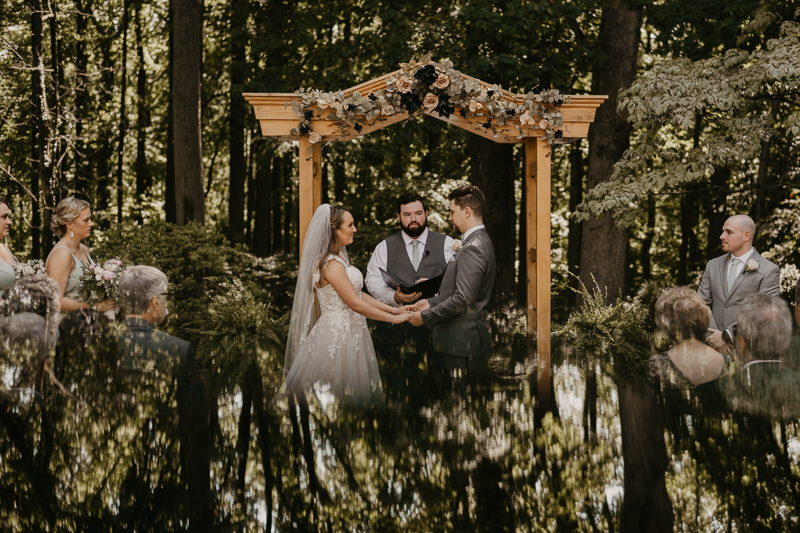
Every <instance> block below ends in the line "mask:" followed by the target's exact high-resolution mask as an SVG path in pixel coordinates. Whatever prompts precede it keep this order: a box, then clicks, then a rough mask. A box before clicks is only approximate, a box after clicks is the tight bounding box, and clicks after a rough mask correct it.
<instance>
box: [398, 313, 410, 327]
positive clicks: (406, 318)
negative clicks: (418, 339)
mask: <svg viewBox="0 0 800 533" xmlns="http://www.w3.org/2000/svg"><path fill="white" fill-rule="evenodd" d="M413 316H414V313H400V314H399V315H397V319H396V322H395V323H396V324H402V323H403V322H408V321H409V320H411V317H413Z"/></svg>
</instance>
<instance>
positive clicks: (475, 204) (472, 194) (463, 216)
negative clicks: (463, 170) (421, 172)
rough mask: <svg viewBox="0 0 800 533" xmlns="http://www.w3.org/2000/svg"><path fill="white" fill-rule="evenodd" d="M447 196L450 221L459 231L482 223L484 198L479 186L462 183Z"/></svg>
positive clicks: (461, 231) (462, 231)
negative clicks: (462, 184)
mask: <svg viewBox="0 0 800 533" xmlns="http://www.w3.org/2000/svg"><path fill="white" fill-rule="evenodd" d="M447 198H448V199H449V200H450V222H452V223H453V225H454V226H455V227H456V230H458V231H459V232H460V233H465V232H466V231H468V230H469V229H471V228H474V227H475V226H478V225H480V224H483V211H484V208H485V205H486V200H485V198H484V196H483V192H481V190H480V189H479V188H477V187H475V186H474V185H464V186H462V187H459V188H457V189H455V190H454V191H453V192H451V193H450V194H449V195H447Z"/></svg>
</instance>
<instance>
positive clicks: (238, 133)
mask: <svg viewBox="0 0 800 533" xmlns="http://www.w3.org/2000/svg"><path fill="white" fill-rule="evenodd" d="M231 10H232V13H231V21H230V28H231V64H230V75H231V93H230V110H231V111H230V115H229V116H228V128H229V146H230V163H229V170H230V174H229V182H228V187H229V196H230V202H229V204H228V227H229V232H230V238H231V240H232V241H234V242H242V241H243V240H244V219H245V216H244V214H245V213H244V211H245V196H244V184H245V170H246V169H245V158H244V122H245V113H246V109H245V101H244V98H243V97H242V88H243V87H244V83H245V69H246V68H247V65H246V63H247V57H246V55H247V52H246V46H247V28H246V26H247V4H246V3H245V2H233V3H231Z"/></svg>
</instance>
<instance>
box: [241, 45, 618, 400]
mask: <svg viewBox="0 0 800 533" xmlns="http://www.w3.org/2000/svg"><path fill="white" fill-rule="evenodd" d="M400 67H401V68H400V69H399V70H397V71H395V72H391V73H389V74H385V75H383V76H381V77H378V78H375V79H373V80H370V81H367V82H365V83H362V84H360V85H356V86H354V87H351V88H349V89H346V90H342V91H336V92H323V91H319V90H313V89H301V90H299V91H296V92H295V93H245V94H244V97H245V99H246V100H247V101H248V102H249V103H250V104H251V105H252V106H253V110H254V112H255V115H256V118H257V119H258V121H259V124H260V125H261V133H262V134H263V135H264V136H267V137H271V138H273V139H277V140H280V141H290V142H291V141H296V142H298V143H299V145H300V150H299V154H300V157H299V165H300V168H299V177H300V191H299V205H300V228H299V235H300V250H302V249H303V240H304V238H305V233H306V230H307V228H308V225H309V223H310V222H311V217H312V216H313V215H314V210H315V209H316V208H317V207H318V206H319V205H320V204H321V203H322V173H321V170H320V163H321V159H322V156H321V149H322V145H323V143H324V142H327V141H348V140H351V139H355V138H356V137H360V136H362V135H367V134H369V133H372V132H374V131H378V130H381V129H383V128H385V127H387V126H391V125H392V124H396V123H398V122H401V121H403V120H406V119H408V118H410V117H412V116H414V115H419V114H424V115H427V116H431V117H433V118H436V119H439V120H442V121H444V122H449V123H450V124H452V125H454V126H457V127H459V128H463V129H465V130H467V131H469V132H471V133H474V134H476V135H481V136H482V137H486V138H487V139H491V140H492V141H495V142H501V143H521V144H523V145H524V151H525V185H526V187H525V198H523V200H522V207H521V209H524V210H525V213H526V224H527V226H526V229H527V232H526V236H527V242H526V246H527V249H528V254H527V255H528V258H529V261H528V262H527V265H526V271H527V280H528V291H527V328H526V329H527V336H528V353H529V354H530V355H531V356H533V355H534V354H535V356H536V361H537V381H538V395H539V397H540V398H542V397H546V396H545V395H549V386H550V149H551V146H552V145H555V144H567V143H570V142H572V141H574V140H577V139H582V138H584V137H586V136H587V135H588V132H589V125H590V124H591V123H592V122H593V121H594V117H595V112H596V110H597V108H598V107H599V106H600V105H601V104H602V103H603V101H604V100H606V99H607V98H608V97H607V96H595V95H580V96H567V95H560V94H559V93H558V91H556V90H549V91H543V92H540V93H536V94H535V93H533V92H529V93H527V94H513V93H510V92H508V91H506V90H504V89H503V88H502V86H500V85H491V84H489V83H486V82H483V81H480V80H478V79H476V78H472V77H470V76H467V75H465V74H462V73H461V72H459V71H457V70H455V69H454V68H453V64H452V63H451V62H449V61H447V62H442V63H436V62H433V61H431V58H430V55H426V56H425V57H423V58H422V59H421V60H420V61H413V60H412V61H410V62H409V63H403V64H401V65H400ZM298 119H299V122H298ZM520 268H522V265H520Z"/></svg>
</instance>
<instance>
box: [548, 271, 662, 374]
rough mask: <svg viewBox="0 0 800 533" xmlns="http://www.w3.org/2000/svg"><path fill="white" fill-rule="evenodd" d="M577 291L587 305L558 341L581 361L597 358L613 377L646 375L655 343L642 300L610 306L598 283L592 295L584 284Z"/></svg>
mask: <svg viewBox="0 0 800 533" xmlns="http://www.w3.org/2000/svg"><path fill="white" fill-rule="evenodd" d="M592 279H593V280H594V277H592ZM576 292H578V293H579V294H580V295H581V296H582V298H583V305H582V306H581V307H580V309H578V310H577V311H575V312H574V313H572V315H570V317H569V320H568V321H567V323H566V325H565V326H564V327H563V328H561V329H559V330H558V331H555V332H554V333H553V337H554V339H555V340H557V342H559V343H561V344H563V346H565V347H570V348H571V350H572V354H573V355H575V356H577V358H578V359H583V358H587V357H595V358H597V359H598V360H599V361H601V362H602V363H603V364H604V365H605V366H606V367H607V368H606V370H607V371H608V373H609V374H610V375H611V376H615V377H622V376H623V375H625V376H643V375H644V369H645V364H646V363H647V360H648V359H649V357H650V355H652V343H653V335H652V333H650V332H649V331H648V330H649V329H650V328H651V324H652V322H651V321H650V320H649V311H648V308H647V306H646V305H645V304H643V302H642V301H640V300H639V299H638V298H636V299H634V300H633V301H632V302H626V301H624V300H622V299H621V298H617V300H616V301H615V302H614V303H610V304H606V303H605V302H606V299H607V295H606V294H604V293H603V291H602V290H601V289H600V287H599V286H598V285H597V283H596V282H595V287H594V289H593V290H592V291H591V292H589V290H588V289H587V288H586V285H584V284H583V282H581V290H580V291H576Z"/></svg>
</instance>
